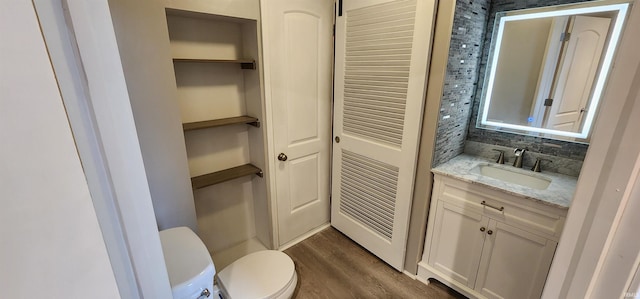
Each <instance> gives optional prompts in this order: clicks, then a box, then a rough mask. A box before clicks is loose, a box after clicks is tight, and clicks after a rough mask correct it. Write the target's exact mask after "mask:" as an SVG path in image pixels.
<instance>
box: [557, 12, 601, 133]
mask: <svg viewBox="0 0 640 299" xmlns="http://www.w3.org/2000/svg"><path fill="white" fill-rule="evenodd" d="M610 23H611V19H609V18H597V17H585V16H577V17H575V19H574V21H573V26H572V29H571V36H570V39H569V44H568V45H567V52H566V54H565V55H564V58H563V62H562V67H561V68H560V70H559V72H560V73H559V76H558V83H557V84H556V86H557V87H556V90H555V92H554V95H553V104H552V106H551V112H550V113H549V120H548V122H547V125H546V127H547V128H549V129H555V130H562V131H568V132H577V131H579V129H580V127H581V126H582V119H583V118H584V114H585V111H586V107H587V105H588V104H589V99H590V98H591V91H592V87H593V80H594V78H595V76H596V73H597V71H598V68H599V67H600V57H601V56H602V50H603V49H604V45H605V42H606V40H607V33H608V32H609V24H610Z"/></svg>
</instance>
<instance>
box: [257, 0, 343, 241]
mask: <svg viewBox="0 0 640 299" xmlns="http://www.w3.org/2000/svg"><path fill="white" fill-rule="evenodd" d="M262 8H263V9H264V10H266V14H265V18H264V19H263V24H265V27H264V31H265V34H264V37H265V46H266V47H269V48H268V52H269V54H268V55H269V56H268V57H267V59H269V64H270V70H269V72H270V73H269V76H270V94H269V95H268V96H269V98H270V99H271V103H272V109H273V112H272V116H273V136H274V148H275V151H276V154H275V155H274V157H271V158H272V159H275V165H276V169H275V174H276V186H277V187H276V193H277V200H276V202H277V211H278V240H279V241H278V242H279V245H283V244H286V243H287V242H289V241H292V240H294V239H295V238H297V237H299V236H301V235H303V234H305V233H306V232H309V231H311V230H313V229H314V228H317V227H319V226H321V225H323V224H326V223H328V222H329V215H330V207H329V206H330V201H329V196H330V194H329V178H330V171H329V167H330V165H331V164H330V157H331V155H330V151H331V87H332V86H331V79H332V65H333V58H332V55H333V35H332V29H333V1H331V0H322V1H319V0H296V1H291V0H273V1H271V0H270V1H265V2H263V7H262Z"/></svg>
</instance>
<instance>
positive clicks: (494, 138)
mask: <svg viewBox="0 0 640 299" xmlns="http://www.w3.org/2000/svg"><path fill="white" fill-rule="evenodd" d="M576 2H585V0H536V1H532V0H526V1H515V0H493V1H492V2H491V8H490V12H489V18H488V22H487V24H488V27H490V28H493V24H494V20H495V15H496V13H497V12H500V11H507V10H516V9H525V8H536V7H542V6H549V5H560V4H570V3H576ZM490 45H491V30H488V31H487V32H486V33H485V38H484V49H487V50H488V49H489V48H490ZM484 52H485V53H483V54H482V59H481V62H480V66H479V77H478V82H480V83H479V84H480V85H482V82H484V75H485V71H486V64H487V57H488V51H484ZM481 96H482V86H478V88H477V90H476V92H475V98H474V101H473V106H472V112H471V116H470V117H471V118H470V121H469V123H468V125H469V130H468V134H467V140H469V141H475V142H479V143H481V144H486V145H487V146H490V147H492V146H493V145H498V146H504V147H508V148H516V147H520V148H528V149H529V152H530V153H540V154H544V155H551V156H556V157H559V158H568V159H573V160H578V162H580V163H579V164H580V165H581V164H582V163H581V162H582V161H583V160H584V157H585V155H586V152H587V149H588V145H586V144H578V143H572V142H566V141H559V140H552V139H546V138H539V137H532V136H525V135H518V134H511V133H503V132H497V131H491V130H483V129H478V128H476V120H477V117H478V107H479V105H480V98H481ZM476 147H477V146H476Z"/></svg>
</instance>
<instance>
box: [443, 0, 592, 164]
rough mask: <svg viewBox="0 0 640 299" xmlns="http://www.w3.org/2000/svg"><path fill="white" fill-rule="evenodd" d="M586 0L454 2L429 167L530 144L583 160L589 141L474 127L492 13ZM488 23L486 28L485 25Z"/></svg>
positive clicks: (539, 149) (532, 147) (534, 149)
mask: <svg viewBox="0 0 640 299" xmlns="http://www.w3.org/2000/svg"><path fill="white" fill-rule="evenodd" d="M585 1H590V0H481V1H469V0H461V1H457V2H456V11H455V15H454V24H453V32H452V37H451V46H450V49H449V61H448V65H447V77H446V80H445V83H444V92H443V95H442V102H441V107H440V114H439V117H440V119H439V121H438V130H437V137H436V145H435V146H436V149H435V154H434V159H433V166H437V165H440V164H442V163H444V162H447V161H449V160H450V159H451V158H453V157H455V156H457V155H459V154H461V153H462V152H463V151H464V147H465V142H466V141H467V140H468V141H473V142H476V143H474V148H478V147H482V146H483V145H486V146H487V147H495V146H496V145H497V146H500V147H507V148H516V147H521V148H528V149H529V152H530V153H539V154H544V155H551V156H557V157H561V158H566V159H573V160H577V161H576V162H577V163H579V164H581V161H582V160H584V157H585V154H586V151H587V148H588V145H585V144H578V143H571V142H565V141H559V140H552V139H545V138H538V137H532V136H524V135H518V134H511V133H503V132H497V131H490V130H483V129H477V128H476V119H477V115H478V106H479V103H480V102H479V101H480V97H481V96H482V82H484V74H485V70H486V63H487V56H488V52H487V51H484V50H488V49H489V47H490V45H491V31H492V29H493V24H494V19H495V14H496V12H500V11H506V10H515V9H525V8H536V7H543V6H549V5H560V4H570V3H577V2H585ZM487 28H488V30H486V29H487Z"/></svg>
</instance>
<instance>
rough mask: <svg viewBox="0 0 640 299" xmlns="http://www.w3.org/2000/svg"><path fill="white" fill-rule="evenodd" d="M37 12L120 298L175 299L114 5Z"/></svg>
mask: <svg viewBox="0 0 640 299" xmlns="http://www.w3.org/2000/svg"><path fill="white" fill-rule="evenodd" d="M33 4H34V8H35V10H36V13H37V15H38V19H39V22H40V27H41V30H42V32H43V38H44V39H45V42H46V46H47V50H48V52H49V57H50V59H51V63H52V65H53V68H54V72H55V75H56V79H57V81H58V86H59V88H60V93H61V96H62V98H63V102H64V106H65V109H66V111H67V117H68V119H69V124H70V127H71V129H72V132H73V137H74V140H75V142H76V147H77V149H78V154H79V157H80V160H81V162H82V167H83V170H84V174H85V177H86V178H87V183H88V186H89V191H90V193H91V198H92V201H93V205H94V209H95V211H96V215H97V217H98V222H99V225H100V229H101V231H102V237H103V239H104V241H105V245H106V248H107V252H108V254H109V259H110V261H111V267H112V269H113V272H114V275H115V279H116V283H117V285H118V290H119V292H120V296H121V297H122V298H166V299H169V298H172V295H171V286H170V283H169V277H168V274H167V270H166V266H165V261H164V255H163V253H162V247H161V244H160V236H159V234H158V228H157V225H156V218H155V214H154V210H153V205H152V202H151V193H150V190H149V187H148V186H149V185H148V182H147V177H146V174H145V168H144V164H143V161H142V154H141V151H140V143H139V140H138V136H137V131H136V128H135V123H134V119H133V113H132V111H131V104H130V101H129V94H128V91H127V86H126V81H125V77H124V72H123V70H122V62H121V60H120V54H119V51H118V45H117V42H116V38H115V31H114V28H113V23H112V19H111V14H110V10H109V3H108V1H107V0H101V1H100V0H96V1H90V3H89V2H86V1H83V0H64V1H57V2H56V1H48V0H33ZM98 37H99V39H98ZM114 114H117V115H118V118H119V121H118V122H115V121H112V115H114Z"/></svg>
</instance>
